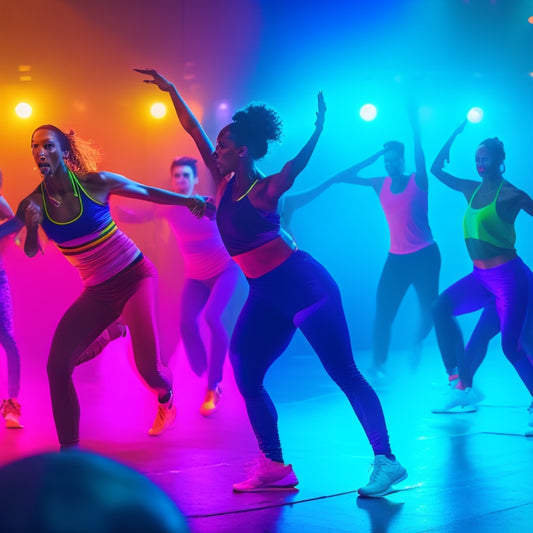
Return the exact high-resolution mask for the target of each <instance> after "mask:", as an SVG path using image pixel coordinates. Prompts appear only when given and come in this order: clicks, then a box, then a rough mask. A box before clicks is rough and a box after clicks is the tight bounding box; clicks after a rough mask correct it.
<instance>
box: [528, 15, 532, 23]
mask: <svg viewBox="0 0 533 533" xmlns="http://www.w3.org/2000/svg"><path fill="white" fill-rule="evenodd" d="M527 21H528V22H529V23H530V24H533V16H531V17H529V18H528V19H527Z"/></svg>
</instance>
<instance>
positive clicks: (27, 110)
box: [15, 102, 33, 118]
mask: <svg viewBox="0 0 533 533" xmlns="http://www.w3.org/2000/svg"><path fill="white" fill-rule="evenodd" d="M32 112H33V110H32V108H31V105H30V104H27V103H26V102H20V104H17V105H16V106H15V113H16V115H17V117H19V118H29V117H31V114H32Z"/></svg>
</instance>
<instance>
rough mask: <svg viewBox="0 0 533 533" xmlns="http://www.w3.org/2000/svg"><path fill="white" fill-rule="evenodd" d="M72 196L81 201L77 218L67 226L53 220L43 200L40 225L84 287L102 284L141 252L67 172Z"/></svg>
mask: <svg viewBox="0 0 533 533" xmlns="http://www.w3.org/2000/svg"><path fill="white" fill-rule="evenodd" d="M69 177H70V181H71V183H72V187H73V189H74V196H76V197H77V198H78V199H79V201H80V212H79V214H78V215H77V216H76V217H75V218H73V219H72V220H70V221H68V222H58V221H56V220H54V219H53V218H52V217H51V216H50V213H49V212H48V208H47V205H46V201H45V195H44V187H43V185H42V184H41V195H42V200H43V208H44V209H43V211H44V212H43V221H42V223H41V225H42V228H43V230H44V232H45V233H46V235H47V237H48V238H49V239H50V240H52V241H54V242H55V244H56V246H57V248H58V249H59V250H60V251H61V253H62V254H63V255H64V256H65V257H66V258H67V259H68V260H69V262H70V263H71V264H72V265H74V266H75V267H76V268H77V269H78V272H79V274H80V277H81V279H82V281H83V283H84V285H85V286H92V285H97V284H99V283H102V282H104V281H106V280H108V279H109V278H111V277H113V276H114V275H115V274H118V273H119V272H120V271H121V270H123V269H124V268H126V267H127V266H128V265H130V264H131V263H132V262H133V261H134V260H135V259H136V258H137V257H139V256H140V254H141V252H140V250H139V249H138V248H137V246H136V245H135V244H134V243H133V241H132V240H131V239H130V238H129V237H127V236H126V235H125V234H124V233H122V231H120V230H119V229H118V228H117V226H116V224H115V222H114V221H113V219H112V218H111V213H110V210H109V204H108V203H101V202H98V201H97V200H94V199H93V198H91V197H90V196H89V194H88V193H87V192H86V191H85V189H84V188H83V187H82V185H81V183H80V182H79V180H78V178H77V177H76V175H75V174H74V173H73V172H71V171H70V170H69Z"/></svg>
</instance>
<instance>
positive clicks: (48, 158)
mask: <svg viewBox="0 0 533 533" xmlns="http://www.w3.org/2000/svg"><path fill="white" fill-rule="evenodd" d="M31 147H32V153H33V158H34V160H35V163H36V166H37V167H38V169H39V172H40V174H41V176H42V182H41V183H40V184H39V185H38V186H37V188H36V189H35V190H34V191H33V192H32V193H31V194H30V195H29V196H27V197H26V198H25V199H24V200H22V202H21V203H20V204H19V208H18V210H17V215H16V217H14V218H12V219H10V220H8V221H7V222H6V223H5V224H4V225H3V226H2V228H1V231H0V236H2V235H4V234H8V233H10V232H12V231H13V228H15V231H16V230H17V229H19V228H20V227H21V226H22V224H23V223H25V224H26V229H27V235H26V240H25V243H24V251H25V252H26V254H27V255H28V256H29V257H33V256H34V255H35V254H36V253H37V252H38V251H39V250H40V244H39V240H38V235H37V231H38V227H39V225H41V226H42V228H43V230H44V232H45V233H46V235H47V236H48V238H50V239H51V240H53V241H54V242H55V243H56V246H57V247H58V248H59V250H60V251H61V252H62V253H63V254H64V255H65V257H66V258H67V259H68V260H69V261H70V262H71V263H72V264H73V265H74V266H75V267H76V268H77V269H78V272H79V274H80V277H81V279H82V281H83V286H84V288H83V291H82V293H81V295H80V296H79V297H78V298H77V300H76V301H75V302H74V303H73V304H72V305H71V307H70V308H69V309H68V310H67V311H66V313H65V314H64V315H63V318H62V319H61V320H60V322H59V325H58V326H57V329H56V331H55V334H54V337H53V340H52V346H51V349H50V354H49V357H48V365H47V371H48V379H49V384H50V395H51V400H52V411H53V415H54V421H55V425H56V430H57V434H58V439H59V443H60V448H61V450H65V449H68V448H73V447H78V446H79V417H80V407H79V403H78V398H77V395H76V390H75V388H74V383H73V380H72V372H73V370H74V367H75V366H76V364H77V363H78V362H80V360H81V358H82V357H83V354H84V352H85V351H86V349H87V348H88V347H90V345H91V343H92V342H93V341H94V340H96V338H97V337H98V336H99V335H100V334H101V333H102V332H103V331H104V330H105V329H106V328H107V327H108V326H109V325H110V324H112V323H113V322H114V321H115V320H117V319H118V317H119V316H120V315H122V317H123V319H124V321H125V323H126V324H127V326H128V328H129V330H130V334H131V341H132V345H133V352H134V357H135V363H136V365H137V369H138V371H139V373H140V375H141V376H142V378H143V379H144V380H145V381H146V383H147V385H148V386H149V387H150V388H151V389H153V390H154V391H155V392H156V393H157V396H158V400H159V407H158V413H157V416H156V419H155V421H154V424H153V425H152V427H151V428H150V430H149V433H150V434H151V435H159V434H160V433H161V432H162V431H163V430H164V429H165V428H166V427H167V426H168V425H169V424H171V423H172V422H173V421H174V418H175V416H176V407H175V405H174V404H173V397H172V396H173V395H172V374H171V372H170V369H168V368H167V367H164V366H163V365H162V364H161V362H160V359H159V346H158V336H157V328H156V319H155V296H154V295H155V290H156V289H155V285H156V272H155V269H154V268H153V266H152V264H151V263H150V261H149V260H148V259H147V258H146V257H144V256H143V255H142V253H141V252H140V251H139V249H138V248H137V247H136V246H135V244H134V243H133V242H132V241H131V240H130V239H129V238H128V237H127V236H126V235H125V234H124V233H122V232H121V231H120V230H119V229H118V228H117V226H116V225H115V223H114V221H113V220H112V218H111V215H110V211H109V204H108V200H109V197H110V195H113V194H115V195H119V196H127V197H130V198H137V199H141V200H147V201H151V202H156V203H165V204H175V205H183V206H186V207H188V208H189V209H190V210H191V211H192V212H193V213H194V214H195V215H197V216H202V215H203V213H204V210H205V202H204V200H203V199H201V198H199V197H187V196H184V195H180V194H176V193H173V192H169V191H164V190H162V189H157V188H154V187H149V186H146V185H142V184H140V183H137V182H134V181H131V180H129V179H127V178H125V177H123V176H120V175H118V174H114V173H111V172H99V171H97V165H96V156H97V154H96V153H95V152H94V151H90V147H89V146H87V144H86V143H82V142H81V141H80V140H79V139H77V138H76V136H75V135H74V132H70V133H69V134H65V133H64V132H63V131H61V130H60V129H59V128H57V127H56V126H52V125H49V124H47V125H44V126H40V127H38V128H37V129H36V130H35V131H34V132H33V135H32V140H31Z"/></svg>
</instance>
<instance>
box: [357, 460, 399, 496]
mask: <svg viewBox="0 0 533 533" xmlns="http://www.w3.org/2000/svg"><path fill="white" fill-rule="evenodd" d="M405 478H407V470H406V469H405V468H404V467H403V466H402V465H401V464H400V463H399V462H398V461H396V460H392V459H388V458H387V457H386V456H385V455H376V457H375V458H374V464H373V469H372V473H371V474H370V481H369V482H368V485H366V486H365V487H361V488H360V489H359V490H358V491H357V492H358V493H359V495H360V496H364V497H366V498H379V497H380V496H385V495H386V494H389V493H390V492H393V491H394V488H393V485H395V484H396V483H400V481H403V480H404V479H405Z"/></svg>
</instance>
